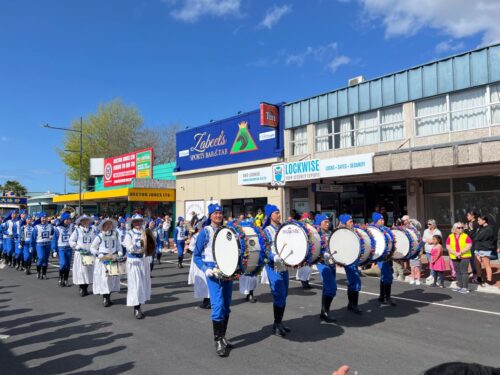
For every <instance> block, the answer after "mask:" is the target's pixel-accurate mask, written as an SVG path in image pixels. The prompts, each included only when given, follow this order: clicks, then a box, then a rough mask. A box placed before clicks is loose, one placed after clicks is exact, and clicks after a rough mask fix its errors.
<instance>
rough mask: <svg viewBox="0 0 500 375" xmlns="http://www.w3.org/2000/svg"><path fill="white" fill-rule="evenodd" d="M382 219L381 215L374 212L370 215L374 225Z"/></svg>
mask: <svg viewBox="0 0 500 375" xmlns="http://www.w3.org/2000/svg"><path fill="white" fill-rule="evenodd" d="M383 218H384V217H383V216H382V214H380V213H378V212H374V213H373V214H372V221H373V222H374V223H376V222H377V221H379V220H380V219H383Z"/></svg>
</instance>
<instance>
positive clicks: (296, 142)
mask: <svg viewBox="0 0 500 375" xmlns="http://www.w3.org/2000/svg"><path fill="white" fill-rule="evenodd" d="M290 145H291V150H292V155H304V154H306V153H307V127H306V126H301V127H299V128H295V129H293V130H292V140H291V141H290Z"/></svg>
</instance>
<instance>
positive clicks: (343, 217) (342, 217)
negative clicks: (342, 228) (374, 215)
mask: <svg viewBox="0 0 500 375" xmlns="http://www.w3.org/2000/svg"><path fill="white" fill-rule="evenodd" d="M349 220H352V216H351V215H349V214H342V215H340V216H339V221H340V224H342V225H346V224H347V222H348V221H349Z"/></svg>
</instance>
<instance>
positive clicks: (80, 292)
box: [78, 285, 85, 297]
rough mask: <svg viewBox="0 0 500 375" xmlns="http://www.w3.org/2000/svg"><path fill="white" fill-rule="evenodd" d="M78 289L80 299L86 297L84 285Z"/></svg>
mask: <svg viewBox="0 0 500 375" xmlns="http://www.w3.org/2000/svg"><path fill="white" fill-rule="evenodd" d="M78 287H79V290H78V294H79V295H80V297H85V289H83V285H78Z"/></svg>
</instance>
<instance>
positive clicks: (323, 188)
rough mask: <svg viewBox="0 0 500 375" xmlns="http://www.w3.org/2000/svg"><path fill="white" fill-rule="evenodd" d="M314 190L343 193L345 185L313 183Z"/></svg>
mask: <svg viewBox="0 0 500 375" xmlns="http://www.w3.org/2000/svg"><path fill="white" fill-rule="evenodd" d="M312 191H313V192H317V193H343V192H344V186H343V185H330V184H313V185H312Z"/></svg>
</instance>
